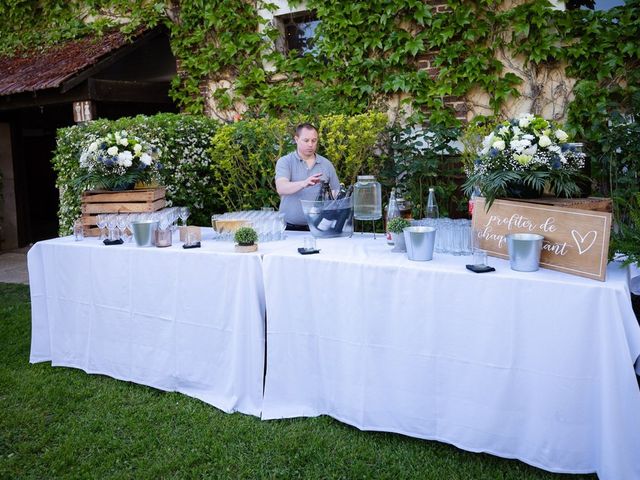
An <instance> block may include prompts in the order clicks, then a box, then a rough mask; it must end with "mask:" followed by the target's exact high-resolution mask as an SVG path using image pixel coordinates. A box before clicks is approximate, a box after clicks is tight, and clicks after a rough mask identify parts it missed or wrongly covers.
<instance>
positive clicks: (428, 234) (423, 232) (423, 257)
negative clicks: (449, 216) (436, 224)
mask: <svg viewBox="0 0 640 480" xmlns="http://www.w3.org/2000/svg"><path fill="white" fill-rule="evenodd" d="M403 232H404V242H405V244H406V247H407V256H408V257H409V260H415V261H418V262H426V261H428V260H432V259H433V246H434V244H435V240H436V229H435V228H433V227H407V228H405V229H404V230H403Z"/></svg>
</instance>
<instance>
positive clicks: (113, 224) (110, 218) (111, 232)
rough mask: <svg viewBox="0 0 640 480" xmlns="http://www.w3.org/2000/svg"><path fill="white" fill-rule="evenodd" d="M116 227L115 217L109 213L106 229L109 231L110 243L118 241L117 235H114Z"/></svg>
mask: <svg viewBox="0 0 640 480" xmlns="http://www.w3.org/2000/svg"><path fill="white" fill-rule="evenodd" d="M116 226H117V221H116V215H115V214H113V213H110V214H109V216H108V217H107V229H108V230H109V240H111V241H114V240H118V235H117V234H116Z"/></svg>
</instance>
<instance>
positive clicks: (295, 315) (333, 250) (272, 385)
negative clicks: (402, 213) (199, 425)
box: [262, 235, 640, 480]
mask: <svg viewBox="0 0 640 480" xmlns="http://www.w3.org/2000/svg"><path fill="white" fill-rule="evenodd" d="M318 246H319V248H321V250H322V251H321V254H320V255H309V256H301V255H298V254H297V253H296V252H295V251H294V250H293V249H287V250H281V251H274V252H272V253H270V254H269V255H265V257H264V259H263V271H264V283H265V295H266V308H267V312H268V323H267V345H268V348H267V374H266V379H265V392H264V400H263V406H262V418H263V419H275V418H285V417H298V416H316V415H321V414H326V415H330V416H332V417H334V418H336V419H338V420H341V421H343V422H345V423H348V424H350V425H353V426H356V427H358V428H360V429H362V430H380V431H389V432H398V433H402V434H405V435H410V436H413V437H419V438H425V439H435V440H440V441H444V442H447V443H451V444H454V445H456V446H458V447H460V448H463V449H465V450H470V451H476V452H480V451H483V452H489V453H492V454H495V455H499V456H502V457H507V458H517V459H520V460H522V461H524V462H527V463H529V464H531V465H534V466H537V467H540V468H543V469H545V470H549V471H553V472H568V473H587V472H597V473H598V475H599V476H600V478H601V479H616V480H618V479H632V478H633V479H635V478H640V455H639V454H638V447H639V446H640V391H639V388H638V383H637V377H636V372H638V373H640V364H639V360H638V358H639V355H640V328H639V327H638V322H637V320H636V318H635V316H634V314H633V311H632V309H631V304H630V301H629V290H628V278H627V275H628V270H626V269H621V268H620V267H619V265H613V264H612V265H610V266H609V269H608V274H607V281H606V282H604V283H603V282H597V281H594V280H589V279H583V278H580V277H574V276H569V275H567V274H564V273H560V272H554V271H551V270H539V271H538V272H535V273H521V272H515V271H512V270H510V268H509V264H508V262H507V261H503V260H500V259H495V258H491V259H490V261H491V263H492V265H493V266H495V267H496V268H497V271H496V272H494V273H490V274H475V273H472V272H469V271H468V270H466V269H465V268H464V264H465V263H468V261H469V257H454V256H450V255H438V254H435V257H434V260H433V261H431V262H411V261H409V260H408V259H407V258H406V256H405V255H401V254H397V253H392V252H391V251H390V248H389V247H388V246H387V245H386V243H385V241H384V239H380V238H379V239H378V240H373V239H371V238H370V237H369V236H362V237H361V236H359V235H356V236H354V238H353V239H331V240H329V239H327V240H320V241H319V245H318ZM634 365H635V369H636V370H635V371H634Z"/></svg>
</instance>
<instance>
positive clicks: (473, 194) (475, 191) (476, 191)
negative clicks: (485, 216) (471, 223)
mask: <svg viewBox="0 0 640 480" xmlns="http://www.w3.org/2000/svg"><path fill="white" fill-rule="evenodd" d="M479 196H480V187H478V186H477V185H475V186H474V187H473V190H472V191H471V196H470V197H469V216H470V217H471V218H473V209H474V207H475V202H476V198H478V197H479Z"/></svg>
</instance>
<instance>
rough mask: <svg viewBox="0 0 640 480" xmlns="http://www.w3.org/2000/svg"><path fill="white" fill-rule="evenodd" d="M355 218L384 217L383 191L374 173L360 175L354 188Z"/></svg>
mask: <svg viewBox="0 0 640 480" xmlns="http://www.w3.org/2000/svg"><path fill="white" fill-rule="evenodd" d="M353 218H355V219H356V220H378V219H380V218H382V191H381V188H380V183H378V182H377V181H376V177H374V176H373V175H358V181H357V182H356V185H355V187H354V189H353Z"/></svg>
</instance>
